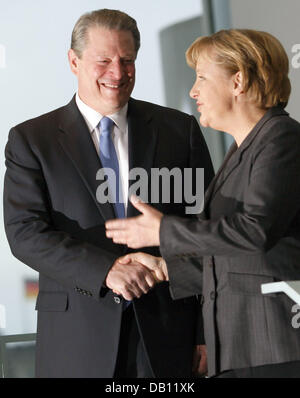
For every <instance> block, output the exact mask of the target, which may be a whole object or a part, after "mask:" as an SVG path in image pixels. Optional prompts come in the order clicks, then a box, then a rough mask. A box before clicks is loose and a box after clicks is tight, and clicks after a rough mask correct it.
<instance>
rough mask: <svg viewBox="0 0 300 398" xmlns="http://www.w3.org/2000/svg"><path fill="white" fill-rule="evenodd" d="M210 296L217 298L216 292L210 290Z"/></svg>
mask: <svg viewBox="0 0 300 398" xmlns="http://www.w3.org/2000/svg"><path fill="white" fill-rule="evenodd" d="M210 298H211V300H214V299H215V298H216V293H215V292H210Z"/></svg>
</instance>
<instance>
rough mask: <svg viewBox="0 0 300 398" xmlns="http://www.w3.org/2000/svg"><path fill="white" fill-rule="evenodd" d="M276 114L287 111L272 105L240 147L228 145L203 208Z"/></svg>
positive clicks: (284, 113) (282, 113)
mask: <svg viewBox="0 0 300 398" xmlns="http://www.w3.org/2000/svg"><path fill="white" fill-rule="evenodd" d="M277 115H288V113H287V112H286V111H285V110H284V109H282V108H280V107H273V108H270V109H269V110H268V111H267V112H266V113H265V115H264V116H263V117H262V118H261V119H260V120H259V122H258V123H257V124H256V125H255V126H254V128H253V129H252V130H251V132H250V133H249V134H248V136H247V137H246V138H245V140H244V141H243V142H242V144H241V145H240V147H237V145H236V143H233V144H232V146H231V147H230V149H229V151H228V153H227V155H226V157H225V159H224V162H223V164H222V166H221V167H220V169H219V171H218V173H217V174H216V176H215V178H214V179H213V180H212V182H211V184H210V186H209V187H208V190H207V195H205V201H204V209H205V207H206V206H207V204H208V202H209V201H210V200H211V199H212V198H213V197H214V196H215V195H216V193H217V192H218V191H219V189H220V188H221V186H222V185H223V184H224V182H225V181H226V180H227V178H228V177H229V175H230V174H231V173H232V172H233V170H234V169H235V168H236V167H237V166H238V165H239V163H240V162H241V160H242V155H243V153H244V152H245V151H246V150H247V149H248V148H249V147H250V146H251V144H252V143H253V141H254V139H255V138H256V137H257V135H258V133H259V132H260V131H261V129H262V128H263V126H264V125H265V124H266V123H267V122H268V121H269V120H270V119H271V118H272V117H274V116H277Z"/></svg>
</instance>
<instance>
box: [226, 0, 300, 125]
mask: <svg viewBox="0 0 300 398" xmlns="http://www.w3.org/2000/svg"><path fill="white" fill-rule="evenodd" d="M219 1H222V0H219ZM230 13H231V22H232V27H233V28H250V29H258V30H264V31H266V32H269V33H271V34H273V35H274V36H275V37H277V38H278V39H279V40H280V41H281V43H282V44H283V46H284V48H285V50H286V52H287V54H288V56H289V60H290V75H289V76H290V80H291V84H292V94H291V97H290V101H289V104H288V106H287V108H286V110H287V111H288V112H290V114H291V116H292V117H293V118H295V119H296V120H298V121H299V120H300V112H299V104H300V57H299V55H298V56H297V54H296V53H293V52H292V48H293V46H294V45H295V44H298V50H297V52H298V53H299V52H300V23H299V16H300V1H299V0H284V1H282V0H251V1H249V0H230ZM293 58H294V61H293Z"/></svg>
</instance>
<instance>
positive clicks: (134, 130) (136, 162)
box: [127, 98, 157, 217]
mask: <svg viewBox="0 0 300 398" xmlns="http://www.w3.org/2000/svg"><path fill="white" fill-rule="evenodd" d="M151 120H152V113H151V112H150V110H149V109H148V107H147V105H146V103H143V102H141V101H137V100H134V99H132V98H131V99H130V101H129V103H128V135H129V136H128V157H129V171H130V170H132V169H133V168H136V167H139V168H143V169H144V170H145V171H146V172H147V174H148V176H149V177H148V178H150V176H151V167H152V165H153V161H154V155H155V148H156V143H157V129H155V128H154V127H153V124H152V123H151ZM133 182H134V181H132V183H133ZM130 185H131V181H129V186H130ZM128 199H129V198H128ZM138 214H139V212H138V211H137V210H136V209H135V208H134V207H133V206H132V204H131V203H130V201H129V200H128V208H127V216H128V217H134V216H136V215H138Z"/></svg>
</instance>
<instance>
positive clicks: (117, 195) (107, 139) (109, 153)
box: [99, 116, 125, 218]
mask: <svg viewBox="0 0 300 398" xmlns="http://www.w3.org/2000/svg"><path fill="white" fill-rule="evenodd" d="M113 124H114V122H113V121H112V120H111V119H110V118H108V117H106V116H105V117H103V118H102V119H101V121H100V123H99V126H100V151H99V153H100V160H101V163H102V166H103V167H105V168H109V169H112V170H113V171H114V173H115V176H116V187H115V189H114V187H113V185H112V184H114V181H110V179H109V177H108V189H109V192H110V195H109V196H110V198H111V199H112V201H113V203H114V208H115V213H116V216H117V218H124V217H125V209H124V203H123V195H122V188H121V185H120V184H121V181H120V172H119V162H118V157H117V153H116V150H115V146H114V143H113V140H112V138H111V130H112V126H113Z"/></svg>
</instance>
